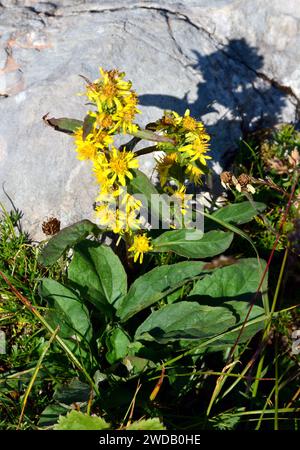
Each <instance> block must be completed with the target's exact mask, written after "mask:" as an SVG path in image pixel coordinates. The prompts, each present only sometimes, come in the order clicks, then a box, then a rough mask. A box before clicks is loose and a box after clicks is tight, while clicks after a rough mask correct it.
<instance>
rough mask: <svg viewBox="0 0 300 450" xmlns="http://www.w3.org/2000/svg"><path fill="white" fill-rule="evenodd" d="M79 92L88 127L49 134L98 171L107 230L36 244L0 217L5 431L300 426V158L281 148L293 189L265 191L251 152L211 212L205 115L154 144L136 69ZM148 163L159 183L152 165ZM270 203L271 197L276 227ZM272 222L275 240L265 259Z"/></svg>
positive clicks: (96, 225)
mask: <svg viewBox="0 0 300 450" xmlns="http://www.w3.org/2000/svg"><path fill="white" fill-rule="evenodd" d="M83 78H84V80H85V82H86V89H85V92H84V93H81V97H80V98H85V100H86V105H87V112H86V115H85V117H83V118H81V119H80V118H76V119H69V118H50V117H48V116H44V120H45V121H46V123H47V124H48V125H50V126H52V127H53V128H55V129H56V130H57V131H61V132H65V133H68V134H69V135H70V136H71V137H72V139H73V143H72V142H71V140H70V149H71V150H72V151H74V149H75V152H74V154H76V155H77V158H78V159H79V160H81V161H83V163H85V164H89V165H90V168H91V172H92V174H93V182H94V183H95V184H96V185H97V186H98V190H97V196H96V198H95V199H91V205H92V204H93V202H94V201H95V202H94V211H93V214H94V218H93V220H87V219H85V218H82V220H81V221H80V222H77V223H74V224H70V225H69V226H67V227H65V228H62V229H60V225H61V224H60V220H59V218H55V217H51V218H49V219H48V220H47V221H46V222H44V223H43V224H42V229H43V231H44V233H45V234H46V236H47V239H46V240H45V241H44V242H42V243H40V245H38V246H35V245H34V244H33V243H31V242H30V241H28V240H27V237H25V235H24V233H23V232H22V230H21V229H18V225H19V215H18V216H17V217H16V216H15V215H12V214H9V213H7V212H6V211H4V213H3V217H2V218H0V232H1V240H0V248H1V252H0V296H1V302H2V303H1V306H0V307H1V309H0V321H1V323H2V324H3V325H4V326H5V330H4V331H5V332H6V336H5V337H6V353H5V354H4V355H0V357H1V356H2V361H3V364H2V367H1V371H0V403H1V406H3V408H2V409H1V411H0V425H2V427H5V426H6V427H7V428H12V429H15V428H18V429H26V428H34V429H45V428H47V429H55V430H61V429H97V430H101V429H107V430H108V429H109V430H114V429H128V430H130V429H144V430H148V429H149V430H150V429H155V430H157V429H167V430H173V429H185V430H198V429H234V428H237V429H261V428H263V429H270V428H271V429H280V428H289V429H297V428H298V427H299V418H298V415H297V413H299V407H298V406H297V401H299V397H300V391H299V388H298V386H297V383H296V381H297V379H298V378H299V371H298V360H299V342H298V341H299V333H300V332H299V329H298V328H300V322H299V319H298V318H297V312H296V311H297V309H296V307H297V303H299V301H298V299H297V296H296V294H295V292H297V286H299V285H297V283H298V281H297V277H296V276H295V274H293V273H292V269H291V267H299V242H298V241H299V219H298V220H297V201H298V200H299V199H298V196H299V187H298V179H299V157H298V156H299V155H298V153H297V151H298V150H297V148H298V147H297V148H296V150H297V151H296V150H295V149H292V150H291V151H290V147H289V149H288V151H286V148H285V143H286V142H289V145H292V144H293V143H294V141H295V139H294V135H292V134H291V132H290V131H289V132H287V131H286V132H284V133H283V134H281V135H280V136H279V137H280V139H281V141H280V142H281V143H280V145H281V147H282V149H283V150H282V152H281V153H280V155H279V154H275V153H276V152H275V150H274V148H273V147H272V152H273V153H272V155H273V156H272V158H271V160H270V161H271V162H270V161H269V162H268V167H271V166H272V170H275V169H274V168H276V170H277V172H276V174H277V175H278V173H279V172H278V170H279V169H278V167H279V168H280V170H283V167H282V165H284V166H286V167H287V172H285V176H286V180H285V182H284V183H282V182H281V181H280V180H278V177H277V175H276V174H275V175H276V176H274V177H272V175H273V174H272V171H270V173H269V174H268V176H264V170H265V169H266V167H265V166H262V165H261V164H260V163H259V157H258V156H257V154H256V153H255V151H253V149H252V147H251V146H250V144H248V147H249V148H248V147H247V145H246V144H245V145H246V147H247V148H248V150H249V155H251V157H250V156H249V155H248V158H246V163H249V162H250V163H251V165H250V167H248V164H245V165H240V164H238V163H236V164H235V165H234V166H233V168H228V170H226V171H224V172H223V173H222V174H221V176H220V186H223V189H224V193H223V195H222V196H221V197H222V199H221V198H220V197H218V198H215V196H214V194H213V192H209V191H208V188H207V186H208V185H209V184H210V183H208V182H207V181H208V180H207V178H208V177H210V175H211V174H210V168H209V166H210V160H211V159H212V158H211V156H210V136H209V133H208V132H207V130H206V128H205V126H204V124H203V123H202V122H201V121H200V119H199V118H194V117H192V116H191V114H190V111H188V110H187V111H186V112H185V113H184V115H183V116H181V115H179V114H178V113H177V112H176V111H165V112H164V113H163V115H162V117H161V118H159V119H158V120H156V121H153V122H151V123H149V124H148V125H146V126H145V128H144V129H142V128H141V127H140V126H139V125H138V117H139V114H140V110H139V107H138V96H137V94H136V92H135V91H134V90H133V88H132V84H131V82H129V81H126V78H125V74H124V73H123V72H120V71H118V70H115V69H114V70H104V69H100V76H99V78H98V79H96V80H95V81H93V82H92V81H90V80H88V79H86V78H85V77H83ZM126 136H127V137H126ZM120 142H125V143H122V144H120ZM149 142H150V144H149ZM143 143H144V145H143ZM274 152H275V153H274ZM151 154H153V157H154V165H155V176H154V177H153V179H152V178H149V177H148V176H147V175H146V174H145V173H143V172H142V170H141V167H140V158H139V157H140V156H141V155H151ZM274 155H275V156H276V155H277V156H276V158H277V159H280V158H281V162H282V164H281V163H280V162H278V160H277V159H276V160H275V159H274V158H275V156H274ZM278 155H279V156H278ZM254 156H255V158H254ZM251 158H254V159H252V160H251ZM275 166H276V167H275ZM284 170H285V169H284ZM264 190H265V191H264ZM264 192H267V193H270V192H272V193H273V194H272V195H275V197H274V198H276V202H277V205H276V206H277V209H278V211H279V212H278V211H277V213H276V214H277V215H276V218H277V222H276V226H274V220H273V219H272V220H270V216H272V214H273V210H272V208H273V206H271V209H270V205H269V203H268V202H265V201H264V200H265V198H266V197H265V196H264V195H262V194H263V193H264ZM221 200H222V201H221ZM266 203H267V204H266ZM91 210H92V207H91ZM298 217H299V216H298ZM258 223H259V224H261V226H264V227H266V229H267V230H268V232H269V233H271V235H272V245H271V247H270V251H269V252H268V253H267V254H266V253H265V254H264V257H265V258H266V261H265V260H264V259H262V255H261V252H260V250H261V249H260V247H259V246H258V245H257V233H256V232H255V229H256V228H255V227H256V225H257V224H258ZM287 223H290V224H293V225H294V229H293V230H292V231H291V230H290V231H289V233H287V230H286V224H287ZM253 230H254V231H253ZM282 236H283V237H284V239H282ZM20 255H21V256H22V258H21V259H20V258H19V256H20ZM23 256H24V257H23ZM297 258H298V259H297ZM274 261H275V262H276V264H274ZM291 261H292V264H291ZM283 300H284V302H283ZM294 382H295V383H294ZM32 405H34V407H32Z"/></svg>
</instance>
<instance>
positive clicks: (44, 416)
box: [38, 403, 68, 427]
mask: <svg viewBox="0 0 300 450" xmlns="http://www.w3.org/2000/svg"><path fill="white" fill-rule="evenodd" d="M67 411H68V409H67V408H66V407H64V406H62V405H57V404H56V403H54V404H52V405H48V406H46V408H45V409H44V410H43V412H42V413H41V415H40V418H39V421H38V425H39V426H40V427H49V426H51V425H54V424H55V423H56V422H57V421H58V418H59V416H60V415H62V414H65V413H66V412H67Z"/></svg>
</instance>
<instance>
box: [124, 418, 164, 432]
mask: <svg viewBox="0 0 300 450" xmlns="http://www.w3.org/2000/svg"><path fill="white" fill-rule="evenodd" d="M165 429H166V427H165V426H164V425H163V424H162V423H161V422H160V420H159V418H158V417H153V418H152V419H142V420H138V421H136V422H133V423H132V424H131V425H129V427H126V430H165Z"/></svg>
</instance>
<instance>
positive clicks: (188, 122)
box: [182, 109, 199, 131]
mask: <svg viewBox="0 0 300 450" xmlns="http://www.w3.org/2000/svg"><path fill="white" fill-rule="evenodd" d="M182 127H183V128H184V129H185V130H187V131H195V130H197V127H199V123H198V122H197V121H196V119H194V118H193V117H191V116H190V111H189V109H187V110H186V111H185V113H184V117H183V119H182Z"/></svg>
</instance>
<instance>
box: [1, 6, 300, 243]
mask: <svg viewBox="0 0 300 450" xmlns="http://www.w3.org/2000/svg"><path fill="white" fill-rule="evenodd" d="M298 6H299V2H298V0H289V1H288V2H282V1H280V0H272V1H266V0H239V1H237V0H235V1H234V0H214V1H212V0H185V1H183V0H182V1H180V0H178V1H176V0H165V1H164V2H159V1H157V2H154V1H134V0H131V1H127V0H123V1H122V0H119V1H117V0H111V1H100V0H94V1H92V0H90V1H89V0H86V1H84V0H75V1H71V0H61V1H59V0H52V1H51V2H50V1H44V0H42V1H34V0H25V1H19V0H0V117H1V121H0V182H1V184H2V183H5V190H6V191H7V193H8V194H9V196H10V197H11V198H12V200H13V202H14V204H15V206H16V207H17V208H20V209H22V210H23V212H24V221H23V222H24V226H25V227H26V228H27V229H28V230H29V231H31V233H32V235H33V236H34V237H35V238H36V239H40V238H42V233H41V223H42V222H43V220H44V219H45V218H46V217H50V216H52V215H54V216H56V217H58V218H59V219H60V220H61V221H62V225H63V226H65V225H67V224H70V223H72V222H73V221H75V220H80V219H82V218H88V217H90V218H92V214H93V212H92V203H93V201H94V195H95V189H96V187H95V185H94V183H93V179H92V176H91V174H90V167H89V165H88V164H85V163H82V162H80V161H78V160H76V158H75V154H74V152H73V151H72V149H73V143H72V139H70V137H69V136H67V135H63V134H60V133H57V132H55V131H54V130H52V129H50V128H49V127H46V126H45V125H44V123H43V121H42V116H43V115H44V114H46V113H48V112H50V114H51V115H53V116H56V117H62V116H71V117H76V118H82V116H83V114H84V112H85V107H84V105H83V100H82V97H79V96H77V95H76V94H77V93H78V92H80V91H82V89H83V82H82V79H81V78H80V77H78V74H84V75H86V76H87V77H89V78H91V79H94V78H96V77H97V76H98V67H99V66H103V67H104V68H115V67H117V68H120V69H122V70H124V71H125V72H126V74H127V77H128V78H129V79H131V80H132V81H133V84H134V88H135V89H136V91H137V92H138V93H139V94H140V96H141V97H140V102H141V105H142V106H141V110H142V112H143V114H142V115H141V116H140V118H139V123H140V124H146V123H147V122H149V121H150V120H153V119H156V118H158V117H159V116H160V115H161V112H162V110H163V109H174V110H177V111H178V112H180V113H183V112H184V111H185V109H186V108H187V107H188V108H190V110H191V113H192V114H193V115H194V116H195V117H198V118H199V117H201V118H202V120H203V121H204V123H205V124H206V125H207V127H208V130H209V132H210V133H212V135H213V140H212V153H213V156H214V158H215V159H216V160H217V161H219V160H221V159H222V156H223V155H224V154H225V155H226V154H228V152H230V151H232V149H233V148H234V147H235V146H236V142H237V140H238V139H239V138H240V137H241V135H242V132H243V131H244V130H245V129H247V128H251V127H256V126H261V125H263V126H264V125H270V124H273V123H276V122H282V121H285V122H297V121H298V114H299V99H300V68H299V67H300V65H299V62H300V57H299V48H300V33H299V31H300V9H299V8H298ZM141 162H142V167H143V169H144V170H145V171H148V173H150V172H151V167H152V161H151V159H150V158H149V157H143V160H142V161H141ZM0 201H2V202H3V203H4V204H5V205H6V206H8V207H9V202H8V199H7V197H6V196H5V195H4V193H3V191H2V189H1V192H0Z"/></svg>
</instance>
